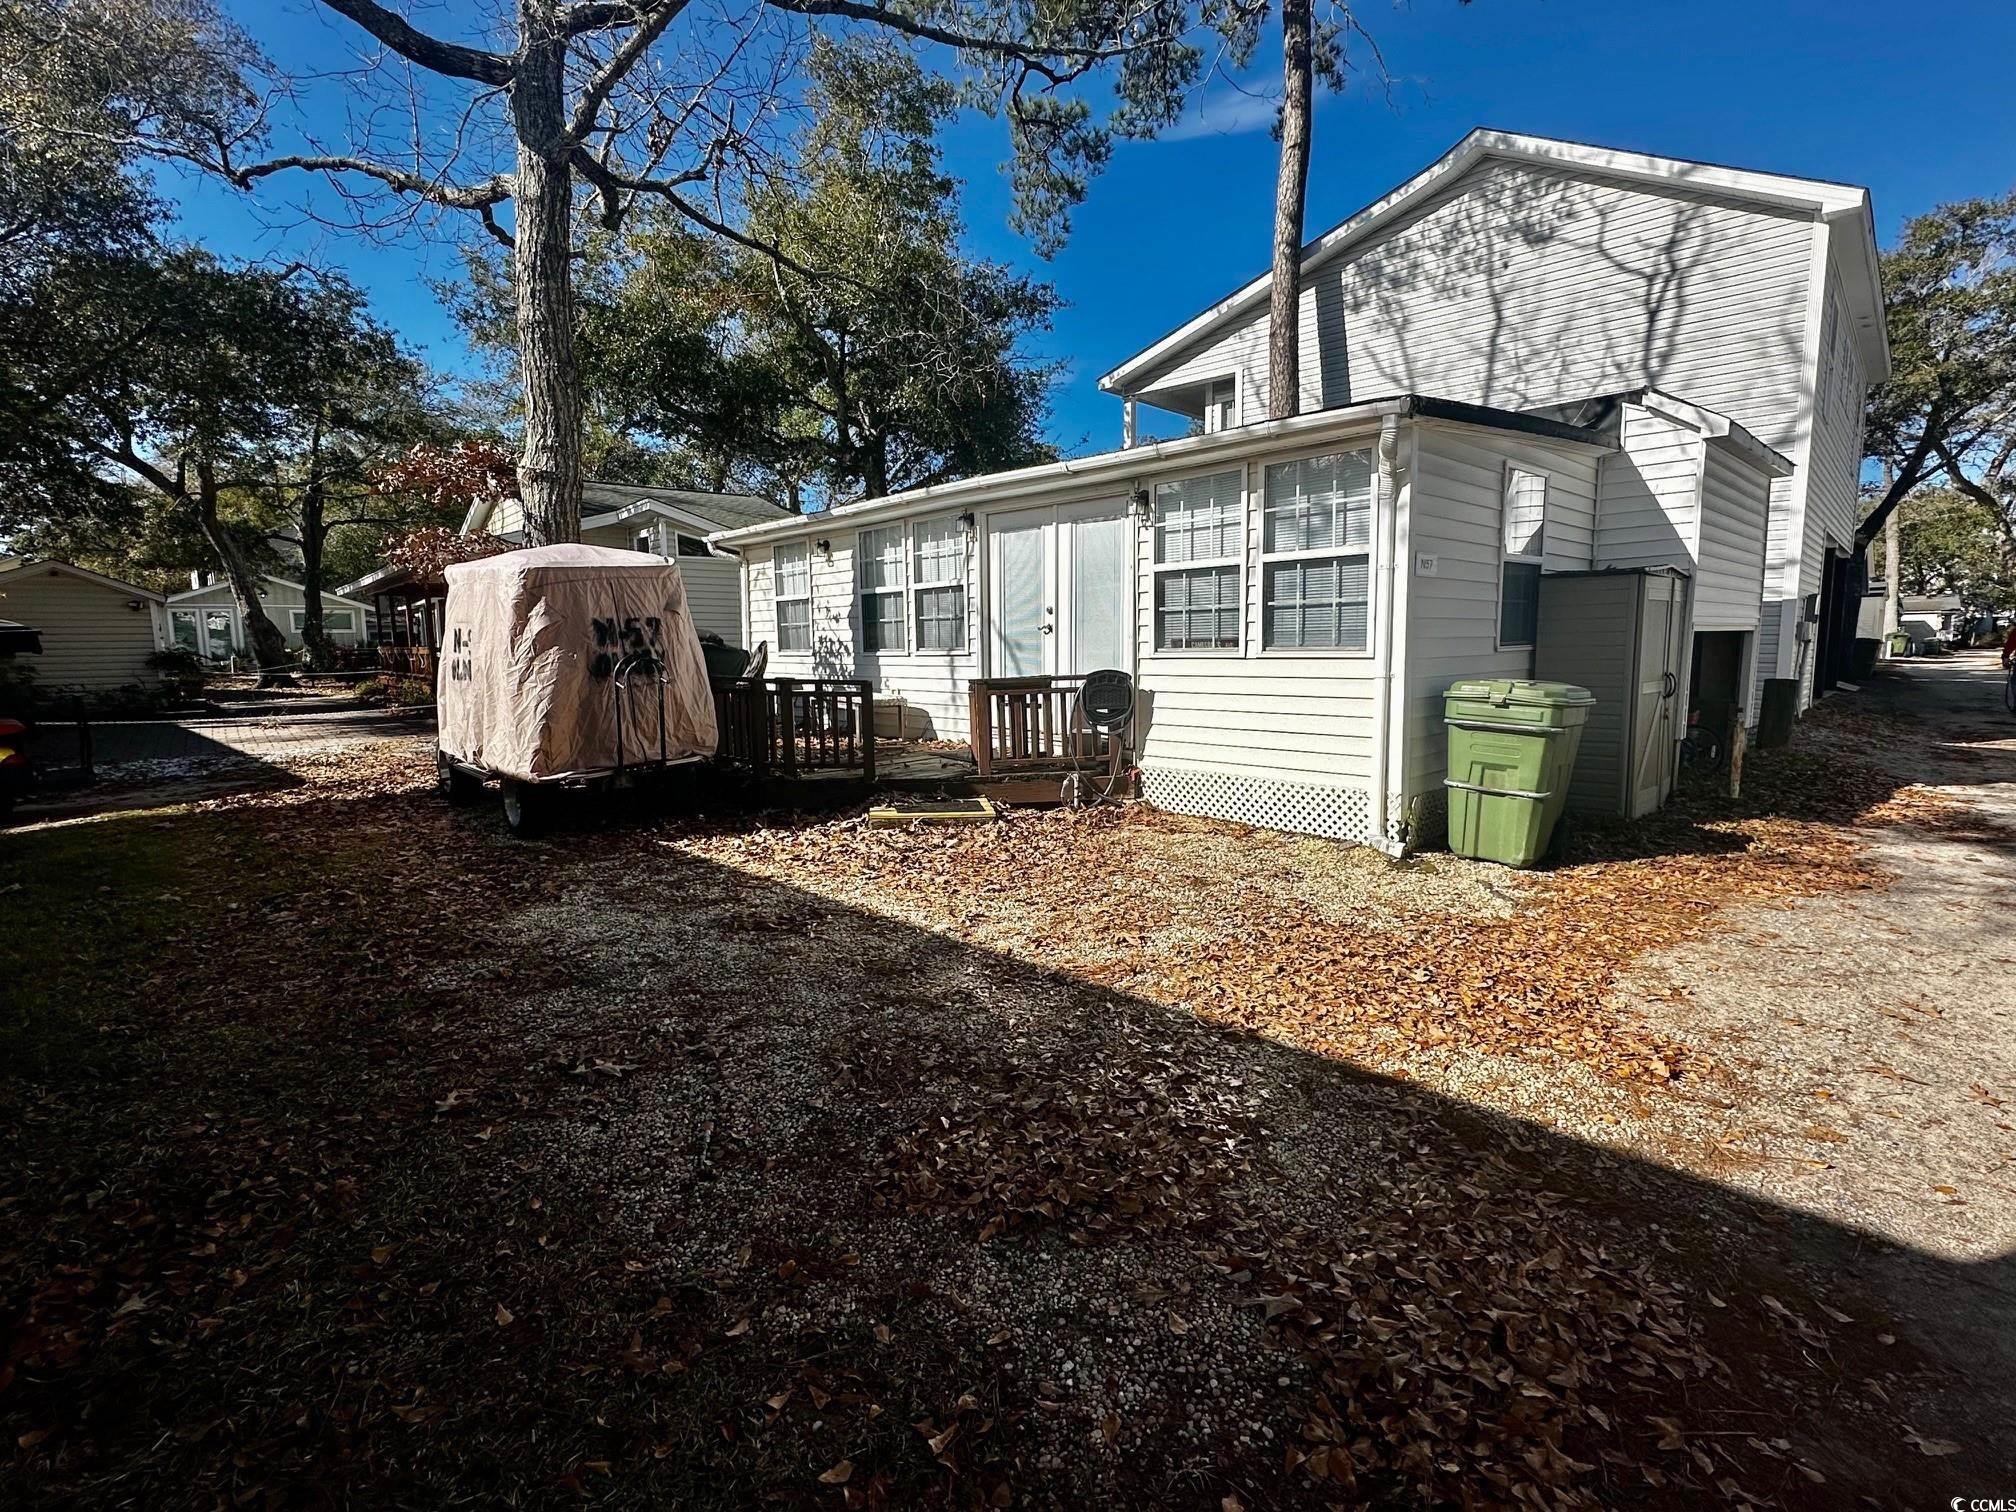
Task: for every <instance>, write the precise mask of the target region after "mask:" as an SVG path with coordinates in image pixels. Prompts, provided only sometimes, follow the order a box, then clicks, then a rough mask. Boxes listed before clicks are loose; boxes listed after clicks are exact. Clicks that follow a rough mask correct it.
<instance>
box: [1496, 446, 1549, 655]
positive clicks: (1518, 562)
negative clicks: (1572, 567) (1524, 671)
mask: <svg viewBox="0 0 2016 1512" xmlns="http://www.w3.org/2000/svg"><path fill="white" fill-rule="evenodd" d="M1503 518H1504V532H1503V555H1504V565H1503V566H1502V567H1501V569H1500V571H1499V579H1498V645H1499V649H1501V650H1508V649H1509V650H1517V649H1521V648H1524V647H1527V646H1530V645H1532V644H1533V642H1534V641H1535V640H1536V639H1537V638H1538V636H1539V633H1540V567H1541V564H1542V563H1543V562H1544V561H1545V560H1546V553H1547V479H1546V476H1545V475H1544V474H1541V473H1535V472H1527V471H1526V470H1525V469H1524V468H1521V467H1507V468H1506V469H1505V499H1504V508H1503Z"/></svg>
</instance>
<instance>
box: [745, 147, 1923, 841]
mask: <svg viewBox="0 0 2016 1512" xmlns="http://www.w3.org/2000/svg"><path fill="white" fill-rule="evenodd" d="M1303 266H1304V280H1303V295H1302V321H1301V327H1302V374H1301V377H1302V392H1301V394H1300V395H1299V396H1298V404H1297V409H1298V413H1297V414H1295V415H1294V416H1292V417H1291V418H1286V419H1278V420H1276V419H1269V418H1267V417H1268V413H1269V408H1270V406H1269V395H1268V393H1267V365H1266V320H1267V305H1268V281H1267V279H1266V278H1264V277H1263V278H1261V279H1258V280H1256V281H1254V282H1252V283H1250V284H1248V285H1246V286H1245V287H1244V288H1242V289H1240V290H1238V291H1236V292H1234V293H1232V294H1230V295H1229V296H1228V297H1227V298H1225V299H1224V300H1222V301H1220V302H1219V303H1217V304H1215V305H1213V306H1212V307H1211V308H1210V309H1208V310H1205V311H1203V312H1202V313H1200V314H1199V315H1197V316H1195V317H1194V318H1193V319H1191V320H1189V321H1187V322H1185V323H1184V324H1183V325H1181V326H1179V327H1177V328H1176V329H1175V330H1173V331H1172V332H1171V333H1170V334H1169V335H1168V336H1166V337H1164V338H1163V339H1162V340H1160V341H1158V342H1156V343H1155V344H1154V345H1153V346H1151V347H1150V348H1148V349H1147V350H1146V351H1144V352H1141V353H1139V354H1138V355H1136V356H1134V357H1131V358H1129V359H1128V360H1127V361H1125V362H1123V363H1121V364H1120V365H1119V366H1118V367H1116V368H1114V369H1113V370H1112V371H1111V372H1109V373H1108V374H1107V375H1106V376H1105V377H1104V378H1103V379H1102V380H1101V386H1102V387H1103V388H1104V389H1106V390H1107V391H1109V392H1111V393H1114V394H1116V395H1118V396H1120V398H1121V399H1122V401H1123V405H1124V413H1125V422H1124V441H1125V444H1124V445H1123V446H1122V447H1121V448H1119V449H1118V450H1115V451H1111V452H1107V453H1103V454H1100V455H1098V456H1092V457H1084V458H1074V459H1071V460H1068V461H1064V462H1059V463H1054V464H1050V465H1047V466H1043V467H1036V468H1026V469H1021V470H1018V471H1015V472H1011V473H1003V474H996V475H992V476H987V477H979V478H972V479H967V480H964V481H962V482H958V483H953V484H946V485H940V486H938V487H934V488H928V489H922V490H918V491H916V492H913V493H909V494H903V495H897V496H894V497H891V498H886V499H873V500H867V501H864V502H862V503H860V504H854V505H849V506H846V507H843V508H839V509H832V510H827V511H824V512H821V513H819V514H816V515H811V516H805V517H802V518H790V519H783V520H776V521H770V522H764V523H760V524H756V525H753V526H750V527H747V528H743V529H738V530H731V531H727V532H724V533H722V534H720V535H718V536H715V537H713V540H714V542H715V544H716V545H717V547H719V548H720V549H723V550H727V551H733V552H736V553H737V554H739V555H740V557H741V559H742V563H743V568H742V571H743V583H744V591H743V594H742V599H743V620H744V623H743V638H744V640H745V642H747V643H751V644H753V643H754V642H755V641H757V640H767V641H769V643H770V645H771V648H772V659H771V668H772V670H773V671H774V672H775V673H777V674H779V675H783V676H791V677H819V676H825V677H855V678H869V679H873V680H874V681H875V682H876V684H877V687H878V692H879V693H880V695H881V696H883V697H886V698H891V699H898V698H900V699H901V700H902V701H903V703H904V704H905V705H906V706H907V708H908V709H909V710H911V711H913V712H914V713H915V714H916V715H918V716H919V718H920V719H921V722H922V724H923V726H924V727H925V728H926V729H928V730H929V731H930V732H931V733H933V734H937V735H940V736H945V737H950V738H955V739H957V738H966V737H967V736H968V733H969V725H968V710H969V707H971V705H969V686H970V685H971V684H972V683H973V682H974V681H975V680H984V679H1000V678H1016V677H1053V678H1054V677H1070V676H1072V675H1075V674H1082V673H1084V672H1087V671H1090V670H1093V669H1094V668H1100V667H1117V668H1120V669H1122V670H1125V671H1127V672H1130V673H1131V674H1132V675H1133V677H1134V679H1135V684H1136V687H1137V690H1138V695H1139V714H1138V717H1137V726H1136V730H1135V732H1134V737H1133V748H1134V751H1135V755H1136V759H1137V763H1138V765H1139V768H1140V771H1141V780H1142V791H1143V793H1144V795H1145V796H1146V797H1147V798H1149V799H1150V800H1151V801H1154V802H1157V803H1160V804H1163V805H1164V806H1167V807H1170V808H1174V809H1179V810H1183V811H1186V812H1194V813H1201V814H1208V815H1214V816H1218V817H1224V818H1230V819H1236V820H1242V821H1246V822H1252V823H1258V824H1264V825H1269V826H1272V827H1276V828H1283V829H1290V830H1303V831H1308V832H1312V833H1319V834H1328V835H1335V836H1338V837H1340V838H1349V839H1358V840H1365V841H1369V842H1371V843H1375V844H1379V845H1383V846H1386V847H1388V848H1394V847H1398V846H1400V845H1403V844H1406V843H1409V842H1411V841H1413V840H1415V839H1419V838H1421V837H1423V836H1425V835H1432V833H1433V830H1434V828H1435V821H1436V818H1437V810H1438V808H1439V805H1440V803H1441V801H1442V797H1443V781H1444V778H1445V776H1446V775H1447V774H1446V773H1445V771H1444V759H1443V758H1444V749H1445V745H1444V739H1445V737H1444V730H1443V726H1442V695H1443V693H1444V691H1445V690H1446V689H1447V687H1448V686H1449V684H1450V683H1451V682H1452V681H1454V680H1455V679H1457V678H1461V677H1466V676H1480V675H1481V676H1493V677H1521V676H1528V675H1531V674H1532V673H1533V672H1534V671H1535V669H1536V668H1535V662H1536V657H1538V656H1542V655H1544V647H1545V644H1546V642H1547V637H1546V636H1544V635H1543V634H1542V629H1543V623H1544V621H1545V618H1546V611H1547V606H1548V604H1549V603H1550V601H1552V602H1556V603H1567V602H1568V601H1569V597H1570V596H1569V595H1568V594H1567V593H1566V592H1553V591H1552V590H1550V587H1549V579H1554V580H1555V581H1556V582H1557V583H1565V582H1566V579H1565V578H1564V577H1563V576H1562V575H1564V574H1577V575H1583V574H1590V573H1598V572H1605V571H1610V570H1632V569H1648V568H1649V569H1663V568H1673V569H1677V570H1678V571H1677V574H1676V575H1675V576H1674V577H1673V579H1672V580H1673V581H1677V582H1680V583H1681V584H1683V587H1682V588H1681V589H1680V590H1679V591H1678V592H1677V593H1675V594H1674V595H1673V604H1674V610H1673V616H1672V618H1671V619H1670V622H1669V623H1668V625H1667V627H1666V629H1665V630H1664V632H1663V633H1664V634H1665V635H1666V640H1667V645H1668V647H1669V650H1668V651H1664V652H1658V653H1657V654H1655V655H1654V657H1653V660H1652V661H1651V662H1649V663H1648V666H1650V667H1651V668H1652V673H1651V680H1650V689H1651V691H1650V693H1649V694H1647V695H1644V696H1642V697H1641V696H1640V695H1639V694H1636V693H1634V694H1632V695H1630V700H1631V702H1632V706H1633V709H1634V713H1633V714H1632V717H1633V718H1638V717H1639V715H1638V713H1637V712H1635V711H1636V710H1638V709H1639V708H1640V707H1642V708H1643V709H1645V710H1649V711H1650V714H1649V717H1650V718H1651V719H1652V723H1651V724H1650V725H1649V726H1648V727H1647V730H1646V731H1640V732H1639V735H1638V741H1639V746H1640V747H1641V748H1647V749H1652V748H1657V747H1660V746H1662V745H1663V748H1664V755H1663V757H1662V758H1661V760H1662V761H1669V762H1670V757H1671V754H1672V742H1673V741H1674V740H1676V739H1677V737H1678V734H1679V732H1680V731H1681V730H1682V728H1683V727H1684V721H1685V717H1686V712H1687V710H1686V704H1687V702H1688V700H1689V698H1690V697H1697V696H1699V695H1700V694H1701V693H1702V692H1703V689H1702V688H1701V686H1700V682H1701V678H1702V677H1703V675H1704V673H1706V674H1710V675H1712V678H1713V679H1714V680H1715V688H1714V691H1715V693H1716V695H1717V696H1718V697H1719V699H1720V701H1721V703H1722V704H1723V705H1724V706H1728V707H1734V708H1744V707H1748V708H1750V709H1752V710H1754V708H1755V706H1756V702H1757V698H1758V692H1759V689H1760V687H1761V685H1762V682H1763V680H1764V679H1766V678H1770V677H1783V678H1797V679H1800V680H1801V681H1802V682H1803V683H1805V684H1808V685H1810V683H1811V680H1812V676H1813V669H1814V665H1815V650H1816V647H1815V641H1814V635H1815V631H1816V628H1817V621H1816V620H1815V619H1814V618H1813V617H1812V616H1811V615H1810V613H1809V608H1808V605H1809V601H1812V600H1815V599H1817V597H1818V596H1819V595H1820V594H1821V592H1822V590H1823V584H1824V582H1825V580H1826V579H1827V577H1828V576H1829V573H1830V570H1832V571H1833V572H1834V573H1835V575H1836V576H1837V577H1838V575H1839V569H1838V568H1835V567H1833V565H1832V564H1834V563H1836V562H1839V561H1843V560H1845V559H1846V554H1847V551H1848V548H1849V546H1850V543H1851V541H1852V537H1853V533H1854V528H1855V524H1856V518H1857V510H1856V478H1857V470H1858V465H1859V460H1860V456H1861V445H1860V429H1861V415H1862V400H1863V395H1864V393H1865V392H1866V390H1867V388H1868V387H1869V386H1870V385H1871V384H1872V383H1874V382H1877V381H1879V380H1880V379H1881V378H1882V377H1883V376H1884V375H1885V373H1886V372H1887V368H1888V354H1887V348H1886V346H1885V340H1884V335H1883V323H1882V298H1881V289H1880V286H1879V282H1878V275H1877V262H1876V251H1875V242H1874V235H1873V229H1872V222H1871V218H1870V209H1869V201H1868V196H1867V194H1866V193H1864V192H1863V191H1861V190H1859V189H1853V188H1848V187H1844V186H1841V185H1836V184H1828V183H1819V182H1815V181H1811V180H1804V179H1794V178H1786V177H1783V176H1779V175H1775V174H1768V173H1759V172H1752V171H1746V170H1738V169H1730V168H1719V167H1711V166H1707V165H1703V164H1697V163H1688V162H1681V161H1678V160H1674V159H1666V158H1655V157H1647V156H1644V155H1641V154H1635V153H1624V152H1616V151H1610V150H1607V149H1601V148H1594V147H1585V146H1580V145H1577V144H1573V143H1567V142H1558V141H1550V140H1546V139H1541V138H1534V137H1521V136H1511V135H1507V134H1504V133H1499V132H1481V131H1480V132H1474V133H1472V134H1471V135H1470V136H1468V137H1466V138H1465V139H1464V140H1463V141H1462V142H1461V143H1460V144H1458V146H1457V147H1456V148H1455V149H1453V150H1452V151H1451V152H1450V153H1449V154H1447V155H1446V156H1445V157H1444V158H1442V159H1441V160H1440V161H1439V162H1437V163H1435V164H1434V165H1432V166H1431V167H1430V168H1428V169H1427V170H1426V171H1425V172H1423V173H1422V174H1420V175H1419V176H1417V177H1416V178H1414V179H1412V180H1410V181H1409V182H1408V183H1406V184H1403V185H1402V186H1400V187H1399V188H1398V189H1395V190H1394V191H1393V192H1392V193H1390V194H1388V195H1386V196H1385V197H1383V198H1382V199H1380V200H1378V201H1377V202H1376V203H1374V204H1372V205H1370V206H1368V207H1367V208H1366V209H1365V210H1363V211H1361V212H1359V213H1358V214H1357V215H1354V216H1353V217H1351V218H1350V219H1349V220H1347V221H1346V222H1344V223H1343V224H1342V225H1340V226H1338V227H1336V228H1335V229H1333V230H1331V231H1328V232H1326V233H1324V234H1323V235H1322V236H1319V237H1318V238H1317V239H1316V240H1315V241H1313V242H1311V243H1310V244H1309V246H1308V248H1307V249H1306V251H1305V254H1304V264H1303ZM1144 405H1145V406H1153V407H1156V408H1159V409H1161V410H1164V411H1167V412H1170V413H1173V414H1176V415H1180V416H1183V417H1185V418H1186V419H1187V420H1188V421H1189V422H1190V425H1189V427H1188V429H1189V431H1190V434H1189V435H1187V436H1185V437H1182V438H1180V439H1176V440H1159V441H1146V440H1138V430H1137V424H1136V421H1137V419H1138V417H1139V413H1140V408H1141V407H1142V406H1144ZM1137 441H1138V444H1137ZM1550 593H1551V594H1552V597H1551V600H1550ZM1571 630H1572V627H1571ZM1600 633H1601V632H1599V631H1597V630H1596V629H1595V628H1594V627H1592V631H1591V638H1598V637H1600ZM1567 639H1568V640H1569V641H1570V642H1572V641H1573V639H1574V637H1573V635H1572V634H1571V635H1569V636H1568V637H1567ZM1562 640H1563V637H1562V636H1561V635H1560V633H1559V626H1558V625H1557V626H1556V627H1555V629H1554V632H1553V641H1554V643H1555V644H1557V645H1558V644H1560V643H1561V642H1562ZM1538 670H1540V671H1541V672H1542V673H1546V672H1547V671H1548V669H1547V668H1546V667H1541V668H1539V669H1538ZM1690 679H1691V682H1690ZM1640 681H1641V683H1642V682H1643V681H1644V679H1643V678H1642V677H1641V678H1640ZM1648 731H1649V733H1648ZM1654 776H1655V779H1657V777H1658V774H1657V773H1655V774H1654ZM1664 780H1669V781H1670V766H1669V768H1668V769H1667V776H1666V778H1665V779H1664ZM1654 788H1655V797H1656V791H1657V781H1656V780H1655V783H1654ZM1634 811H1635V810H1634Z"/></svg>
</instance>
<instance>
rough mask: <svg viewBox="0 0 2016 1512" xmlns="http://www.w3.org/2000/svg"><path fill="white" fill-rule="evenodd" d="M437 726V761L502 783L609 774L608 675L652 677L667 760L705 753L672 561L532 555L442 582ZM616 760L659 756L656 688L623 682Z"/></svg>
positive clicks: (698, 681)
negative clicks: (624, 669)
mask: <svg viewBox="0 0 2016 1512" xmlns="http://www.w3.org/2000/svg"><path fill="white" fill-rule="evenodd" d="M447 578H448V608H447V613H446V621H447V623H446V625H445V626H444V635H443V639H442V653H441V654H442V667H441V689H440V695H439V702H440V722H441V749H442V751H443V752H445V753H446V754H448V755H450V756H453V757H456V758H458V759H459V760H462V761H466V762H468V763H469V764H470V765H472V766H479V767H483V768H485V769H487V770H489V771H492V772H497V773H500V774H501V775H503V776H506V777H519V778H528V779H535V780H536V779H540V778H551V777H565V776H570V775H576V774H581V773H591V772H606V771H608V770H610V769H611V768H613V767H614V766H615V765H616V754H617V753H616V699H617V697H618V696H619V695H618V694H617V692H616V689H615V682H616V677H617V674H618V672H619V670H620V667H621V663H622V662H623V659H624V658H625V657H627V656H630V655H632V654H633V653H636V652H640V651H649V652H651V653H652V654H653V655H655V656H656V657H657V658H659V660H660V661H662V662H663V664H664V669H665V743H664V754H665V756H666V757H667V758H669V759H672V760H678V759H680V758H682V757H690V756H711V755H713V754H714V739H715V736H714V695H713V693H712V691H711V690H710V689H709V686H708V683H707V666H706V662H705V661H704V660H703V659H702V657H701V654H700V637H699V635H698V634H697V633H696V632H695V630H694V629H693V620H692V617H691V616H690V615H689V614H688V613H687V611H686V585H685V583H684V582H683V581H682V580H681V579H680V576H679V567H678V564H677V563H674V562H668V561H665V560H663V559H662V558H659V557H655V556H647V555H645V554H644V553H643V552H639V551H617V550H615V549H614V548H612V547H607V546H540V547H535V548H533V549H531V550H529V551H509V552H505V553H504V554H503V555H501V556H494V557H485V558H484V559H483V560H481V561H476V562H462V563H458V564H457V565H455V566H452V567H450V568H449V569H448V571H447ZM621 696H622V697H623V699H624V704H623V757H624V760H625V761H626V762H630V763H636V762H639V761H647V760H649V761H655V760H656V759H657V758H658V756H659V742H658V685H657V680H656V678H655V677H654V676H652V675H650V674H649V673H648V672H637V673H632V674H631V675H630V676H629V678H628V681H627V685H626V689H625V692H624V693H623V695H621Z"/></svg>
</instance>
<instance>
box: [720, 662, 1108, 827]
mask: <svg viewBox="0 0 2016 1512" xmlns="http://www.w3.org/2000/svg"><path fill="white" fill-rule="evenodd" d="M1082 681H1083V679H1081V678H1075V677H1074V678H1063V677H1058V678H1048V677H1044V678H1007V679H993V680H980V681H975V682H973V683H970V684H968V698H969V703H970V707H971V711H972V719H973V729H974V731H975V738H974V740H973V742H972V743H970V744H966V745H961V744H958V743H956V742H952V741H902V740H890V739H863V738H862V737H863V736H864V735H865V734H866V732H868V731H870V730H872V729H874V727H875V695H874V685H873V684H872V683H868V682H863V681H858V680H851V679H817V680H813V679H805V680H794V679H789V678H755V679H736V680H723V681H716V682H715V684H714V698H715V713H716V722H717V724H718V726H719V728H720V731H721V744H720V749H719V751H718V753H717V754H718V759H719V760H720V761H721V763H722V764H724V765H725V766H728V767H731V768H738V769H740V770H741V771H742V772H744V773H745V774H746V775H747V776H748V777H749V778H750V779H751V780H753V781H755V782H756V783H757V784H759V785H760V786H761V787H762V788H763V789H764V790H765V792H766V794H767V796H769V797H770V798H771V799H773V800H774V801H777V802H782V803H797V802H821V803H845V802H852V801H855V800H856V799H857V798H858V797H861V796H865V795H866V794H868V793H871V792H891V793H908V794H915V795H920V796H929V797H945V798H983V797H984V798H992V799H995V800H997V801H999V802H1003V803H1020V804H1047V803H1061V802H1063V801H1064V794H1065V787H1066V784H1067V782H1068V781H1069V780H1070V778H1071V776H1072V774H1073V773H1074V772H1077V773H1080V774H1082V775H1083V776H1084V777H1085V778H1086V779H1087V780H1088V781H1092V782H1098V783H1100V784H1101V785H1102V786H1103V785H1104V784H1105V783H1107V782H1108V781H1111V780H1113V779H1114V778H1115V777H1117V775H1118V773H1119V771H1120V769H1121V764H1122V763H1123V762H1124V760H1125V756H1126V753H1125V751H1124V749H1122V748H1121V747H1120V746H1119V744H1118V743H1117V742H1115V741H1113V740H1112V739H1110V738H1109V737H1108V736H1106V735H1104V734H1102V733H1100V732H1098V731H1096V730H1091V729H1088V728H1086V727H1085V725H1084V724H1083V723H1082V722H1081V716H1080V714H1079V711H1078V707H1077V692H1078V687H1079V684H1080V683H1081V682H1082Z"/></svg>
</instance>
